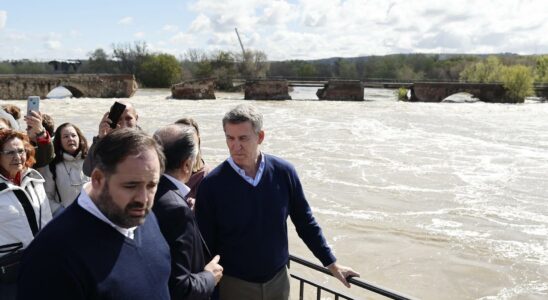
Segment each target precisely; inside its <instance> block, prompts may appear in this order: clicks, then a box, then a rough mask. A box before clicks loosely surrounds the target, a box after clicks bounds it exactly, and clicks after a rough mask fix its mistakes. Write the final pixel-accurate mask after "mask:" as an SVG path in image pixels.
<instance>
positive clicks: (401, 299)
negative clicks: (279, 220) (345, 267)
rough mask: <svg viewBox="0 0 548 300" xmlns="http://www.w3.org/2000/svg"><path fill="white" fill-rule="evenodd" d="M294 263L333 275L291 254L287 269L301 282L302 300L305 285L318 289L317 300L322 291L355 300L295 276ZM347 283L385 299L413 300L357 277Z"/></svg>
mask: <svg viewBox="0 0 548 300" xmlns="http://www.w3.org/2000/svg"><path fill="white" fill-rule="evenodd" d="M292 261H293V262H295V263H298V264H300V265H303V266H305V267H307V268H310V269H313V270H315V271H318V272H321V273H324V274H327V275H329V276H333V275H332V274H331V272H330V271H329V270H328V269H327V268H324V267H322V266H319V265H317V264H314V263H312V262H310V261H307V260H305V259H303V258H300V257H298V256H295V255H291V254H290V255H289V262H288V263H287V267H288V269H290V272H289V273H290V276H291V277H293V278H295V279H296V280H298V281H299V299H301V300H302V299H304V287H305V284H308V285H310V286H313V287H315V288H316V299H318V300H319V299H321V295H322V291H324V292H326V293H329V294H331V295H333V296H334V297H335V300H338V299H348V300H352V299H353V298H351V297H349V296H347V295H344V294H342V293H340V292H337V291H335V290H332V289H330V288H327V287H325V286H322V285H321V284H319V283H316V282H313V281H311V280H308V279H305V278H303V277H301V276H299V275H296V274H294V273H293V272H291V268H290V266H291V262H292ZM347 281H348V282H349V283H350V284H352V285H354V286H357V287H360V288H362V289H365V290H368V291H371V292H373V293H376V294H379V295H382V296H385V297H387V298H390V299H396V300H411V299H413V298H411V297H409V296H405V295H403V294H401V293H397V292H394V291H391V290H389V289H387V288H383V287H380V286H378V285H375V284H372V283H368V282H365V281H362V280H360V279H358V278H357V277H349V278H347Z"/></svg>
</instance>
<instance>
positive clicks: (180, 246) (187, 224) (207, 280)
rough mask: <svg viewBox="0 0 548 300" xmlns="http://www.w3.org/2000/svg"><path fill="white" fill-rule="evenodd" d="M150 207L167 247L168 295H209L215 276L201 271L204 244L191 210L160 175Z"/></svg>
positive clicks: (165, 178) (179, 297) (176, 297)
mask: <svg viewBox="0 0 548 300" xmlns="http://www.w3.org/2000/svg"><path fill="white" fill-rule="evenodd" d="M152 210H153V211H154V214H155V215H156V217H157V219H158V223H159V224H160V230H161V231H162V234H163V235H164V238H165V239H166V241H167V243H168V244H169V248H170V251H171V276H170V279H169V290H170V293H171V298H172V299H175V300H181V299H209V297H210V296H211V294H212V293H213V289H214V288H215V278H214V277H213V274H212V273H211V272H208V271H204V266H205V264H206V261H205V257H204V256H205V255H204V244H203V240H202V236H201V234H200V230H199V229H198V224H197V223H196V219H195V218H194V212H193V211H192V210H191V209H190V208H189V207H188V205H187V203H186V201H185V199H184V197H183V195H182V194H181V192H180V191H179V189H178V188H177V186H175V184H173V182H171V181H170V180H169V179H168V178H167V177H165V176H163V175H162V177H161V178H160V182H159V184H158V190H157V191H156V196H155V197H154V206H153V207H152ZM207 255H208V256H210V255H209V254H207Z"/></svg>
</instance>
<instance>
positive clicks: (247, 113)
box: [223, 104, 263, 133]
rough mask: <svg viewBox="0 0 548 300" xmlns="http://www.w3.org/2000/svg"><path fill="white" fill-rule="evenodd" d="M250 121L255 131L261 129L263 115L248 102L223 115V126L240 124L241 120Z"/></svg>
mask: <svg viewBox="0 0 548 300" xmlns="http://www.w3.org/2000/svg"><path fill="white" fill-rule="evenodd" d="M248 121H249V122H251V126H252V128H253V131H255V133H259V131H261V130H262V129H263V115H262V114H261V113H260V112H259V111H258V110H257V109H256V108H255V107H254V106H253V105H249V104H240V105H238V106H236V107H234V108H233V109H231V110H230V111H229V112H227V113H226V114H225V116H224V117H223V128H225V126H226V124H228V123H229V124H240V123H243V122H248Z"/></svg>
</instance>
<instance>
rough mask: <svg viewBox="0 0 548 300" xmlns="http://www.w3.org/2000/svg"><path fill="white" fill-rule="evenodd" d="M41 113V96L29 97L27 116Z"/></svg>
mask: <svg viewBox="0 0 548 300" xmlns="http://www.w3.org/2000/svg"><path fill="white" fill-rule="evenodd" d="M31 111H35V112H39V111H40V97H39V96H29V98H28V100H27V116H30V112H31Z"/></svg>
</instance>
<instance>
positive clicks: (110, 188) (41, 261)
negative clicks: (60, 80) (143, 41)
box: [0, 101, 359, 300]
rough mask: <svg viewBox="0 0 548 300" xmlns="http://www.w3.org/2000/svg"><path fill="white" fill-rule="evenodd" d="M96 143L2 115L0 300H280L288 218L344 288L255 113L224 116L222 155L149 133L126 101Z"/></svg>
mask: <svg viewBox="0 0 548 300" xmlns="http://www.w3.org/2000/svg"><path fill="white" fill-rule="evenodd" d="M119 102H120V103H122V104H123V105H125V110H124V111H123V113H122V115H121V116H120V118H119V120H118V122H117V123H116V124H114V123H113V121H112V120H110V118H109V112H105V114H104V115H103V117H102V119H101V120H100V122H99V125H98V132H97V135H96V136H95V137H94V138H93V143H92V144H91V145H89V144H88V142H87V140H86V138H85V136H84V134H83V133H82V131H81V130H80V129H79V128H78V126H77V125H75V124H72V123H63V124H61V125H59V126H58V127H57V128H55V126H54V123H53V120H52V118H51V117H50V116H48V115H47V114H44V113H41V112H36V111H32V112H29V113H28V114H27V115H25V116H24V117H23V120H24V123H26V129H23V128H21V127H20V126H19V124H20V121H19V119H20V118H21V112H20V110H19V108H18V107H17V106H15V105H5V106H4V107H3V109H2V110H0V224H1V226H0V299H6V300H8V299H132V300H138V299H289V297H290V296H289V295H290V293H289V290H290V284H289V276H288V272H287V267H286V266H287V263H288V259H289V251H288V235H287V219H288V218H290V219H291V220H292V222H293V224H294V225H295V228H296V230H297V233H298V235H299V237H300V238H301V239H302V240H303V241H304V242H305V244H306V245H307V246H308V248H309V249H310V250H311V251H312V253H313V254H314V256H316V257H317V258H318V260H319V261H320V262H321V263H322V264H323V265H324V266H325V267H327V268H328V269H329V270H330V271H331V273H332V274H333V275H334V276H335V277H336V278H338V279H339V280H340V281H341V282H342V283H343V284H344V285H345V286H347V287H350V285H349V283H348V282H347V278H348V277H350V276H359V274H358V273H356V272H355V271H353V270H352V269H351V268H349V267H345V266H342V265H340V264H339V263H338V261H337V260H336V258H335V256H334V254H333V252H332V251H331V248H330V247H329V245H328V244H327V242H326V239H325V237H324V235H323V233H322V230H321V228H320V226H319V224H318V223H317V222H316V220H315V218H314V216H313V214H312V210H311V208H310V205H309V204H308V202H307V200H306V198H305V195H304V191H303V187H302V185H301V182H300V180H299V177H298V175H297V172H296V170H295V168H294V167H293V166H292V165H291V164H290V163H289V162H287V161H285V160H283V159H282V158H279V157H276V156H274V155H271V154H267V153H264V152H263V151H261V150H260V145H261V143H262V142H263V140H264V139H265V131H264V130H263V118H262V115H261V113H260V112H259V111H258V110H257V109H256V108H255V107H253V106H251V105H248V104H243V105H238V106H236V107H234V108H233V109H231V110H230V111H229V112H227V113H226V114H225V115H224V117H223V118H222V129H223V130H224V133H225V137H226V144H227V147H228V150H229V154H230V155H229V156H228V158H227V159H226V160H225V161H224V162H222V163H221V164H220V165H218V166H216V167H215V168H211V167H210V166H208V165H207V164H206V162H205V160H204V158H203V157H202V153H201V149H200V144H201V138H200V132H199V127H198V124H197V123H196V121H194V120H193V119H192V118H181V119H179V120H176V121H175V122H174V123H172V124H169V125H166V126H163V127H162V128H159V129H157V130H156V131H155V132H154V133H153V134H152V135H149V134H147V133H145V132H144V131H143V130H141V129H140V127H139V125H138V121H139V115H138V113H137V110H136V109H135V107H134V106H133V105H132V104H131V103H129V102H127V101H119Z"/></svg>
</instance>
